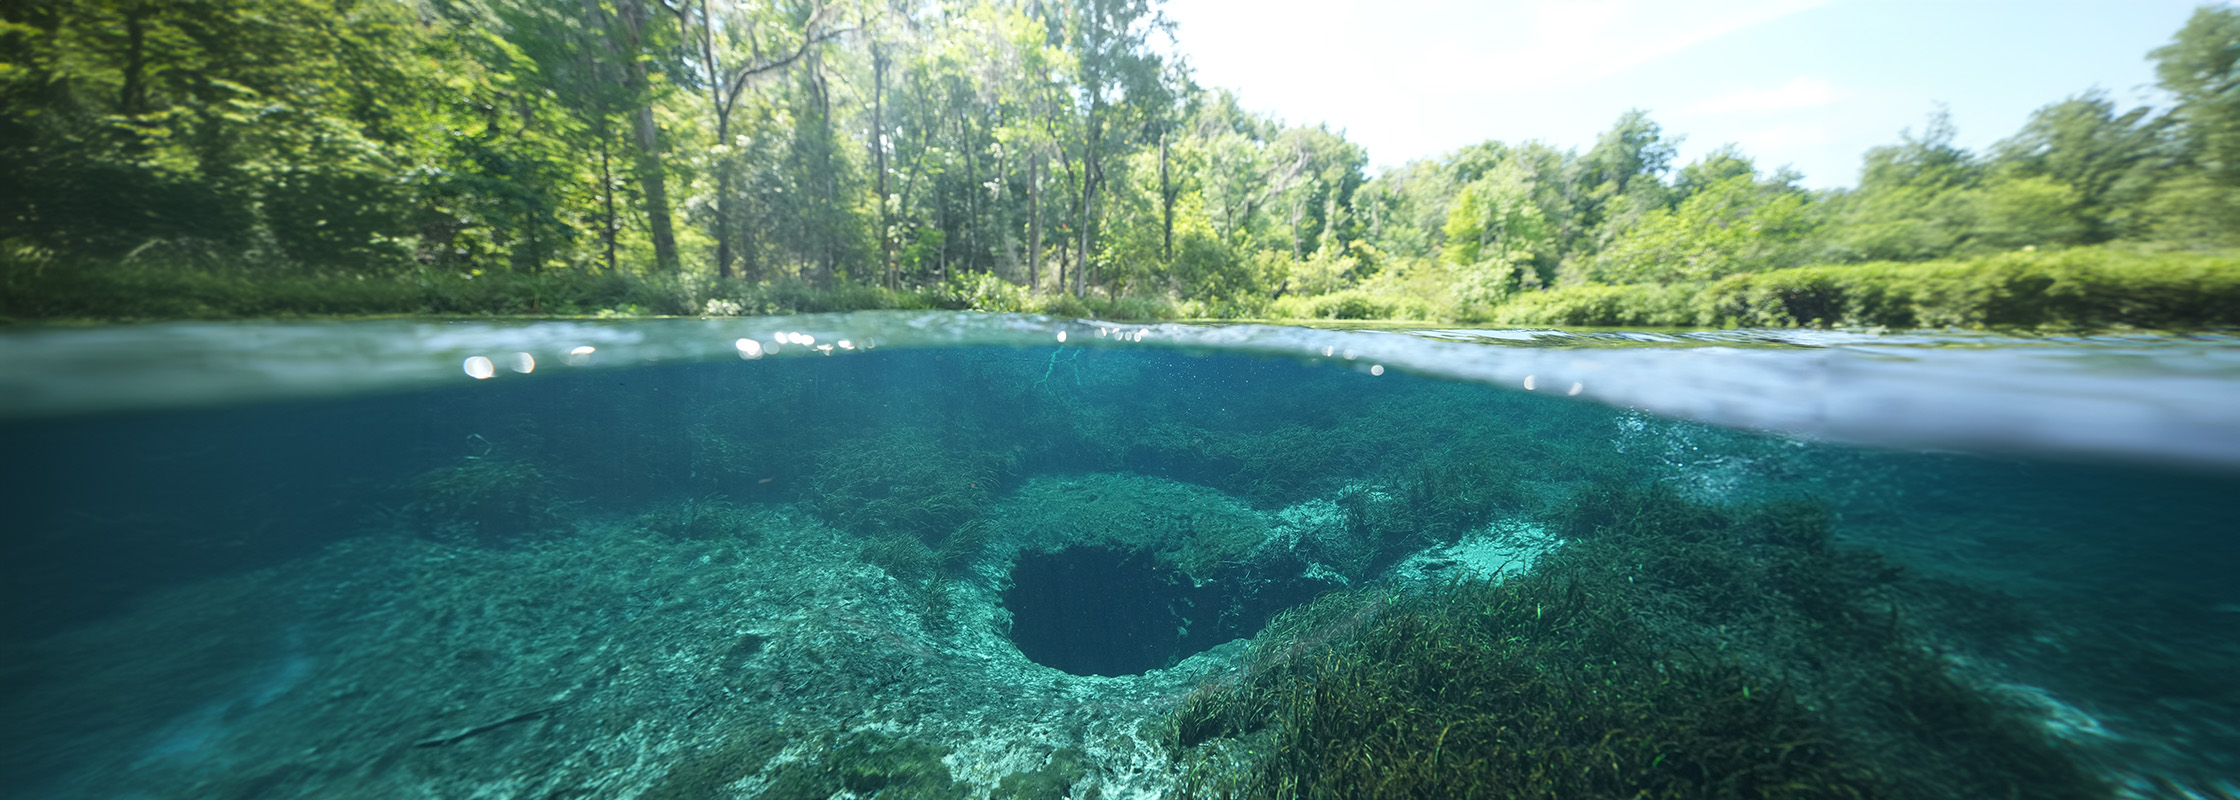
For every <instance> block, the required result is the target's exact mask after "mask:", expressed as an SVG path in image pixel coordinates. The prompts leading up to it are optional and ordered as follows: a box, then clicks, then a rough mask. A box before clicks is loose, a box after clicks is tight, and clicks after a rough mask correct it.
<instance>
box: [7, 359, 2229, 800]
mask: <svg viewBox="0 0 2240 800" xmlns="http://www.w3.org/2000/svg"><path fill="white" fill-rule="evenodd" d="M0 363H7V364H8V365H9V367H8V368H7V369H6V370H5V371H0V473H4V477H5V480H4V481H0V487H4V488H0V503H4V507H5V508H7V509H8V511H7V520H8V523H7V525H6V534H5V536H4V539H0V540H4V547H5V552H4V553H0V572H4V573H5V580H4V581H0V587H4V590H5V591H6V592H7V596H6V601H5V604H4V608H5V614H4V616H0V648H4V649H0V655H4V658H0V719H5V720H7V722H6V724H5V725H4V727H0V736H4V737H5V743H4V744H5V746H4V747H0V786H6V787H9V791H8V794H9V795H11V796H23V797H40V798H47V797H53V798H78V797H86V798H112V797H210V798H234V797H368V798H374V797H382V798H386V797H411V796H423V797H521V798H546V797H727V798H728V797H738V798H746V797H770V798H795V797H815V798H827V797H848V796H853V797H889V798H895V797H1075V798H1083V797H1107V798H1117V797H1229V796H1235V797H1247V796H1332V797H1383V796H1420V797H1437V796H1456V797H1459V796H1543V797H1605V796H1608V797H1632V796H1635V795H1636V794H1638V793H1644V792H1645V793H1647V796H1675V797H1678V796H1687V797H1703V796H1711V797H1806V796H1831V797H1853V796H1872V797H1955V798H1958V797H1971V798H1972V797H1985V796H2016V797H2173V798H2178V797H2233V796H2240V682H2236V681H2235V679H2234V678H2232V677H2231V676H2233V675H2240V636H2236V634H2240V580H2235V579H2234V577H2233V576H2234V575H2235V574H2236V569H2240V540H2236V539H2235V537H2234V534H2235V533H2236V532H2240V526H2236V524H2235V523H2236V522H2240V512H2236V511H2235V508H2240V506H2236V505H2235V503H2234V501H2233V499H2232V498H2234V497H2236V496H2240V491H2236V490H2240V339H2235V338H2234V337H2230V336H2224V335H2207V336H2159V335H2126V336H2108V337H2074V338H2021V337H2002V336H1994V335H1984V334H1964V333H1921V334H1879V333H1799V332H1716V333H1671V332H1626V331H1602V332H1570V333H1565V332H1556V331H1481V330H1407V331H1394V330H1310V329H1300V328H1281V327H1265V326H1221V327H1197V326H1184V325H1156V326H1143V325H1122V324H1110V323H1095V322H1081V321H1055V320H1047V319H1041V318H1032V317H1011V316H989V315H950V314H858V315H839V316H823V317H800V318H778V319H747V320H676V321H655V322H633V323H612V324H602V323H535V324H527V323H524V324H493V323H455V324H442V323H406V322H398V323H350V324H279V323H272V324H234V325H202V324H183V325H163V326H141V327H124V328H98V329H63V330H29V331H11V332H8V333H7V334H5V335H4V336H0ZM1332 754H1355V755H1354V756H1349V757H1338V756H1334V755H1332Z"/></svg>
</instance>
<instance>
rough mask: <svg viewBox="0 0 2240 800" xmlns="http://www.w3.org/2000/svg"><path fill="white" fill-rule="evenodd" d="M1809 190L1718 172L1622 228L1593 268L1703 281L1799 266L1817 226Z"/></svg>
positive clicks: (1609, 273)
mask: <svg viewBox="0 0 2240 800" xmlns="http://www.w3.org/2000/svg"><path fill="white" fill-rule="evenodd" d="M1808 197H1809V195H1807V194H1806V193H1804V192H1803V191H1800V190H1798V189H1796V188H1795V187H1794V186H1791V185H1789V184H1787V183H1786V182H1785V181H1780V180H1774V181H1764V182H1761V181H1759V180H1758V179H1757V176H1756V175H1754V174H1743V175H1734V176H1731V177H1727V178H1724V179H1721V180H1718V181H1716V182H1713V183H1712V184H1710V185H1709V186H1705V187H1704V188H1703V189H1702V190H1701V191H1698V192H1697V193H1696V194H1694V195H1693V196H1690V197H1689V198H1688V199H1687V200H1684V201H1681V203H1680V205H1679V207H1678V208H1676V209H1673V210H1671V211H1665V210H1662V209H1659V210H1655V211H1651V212H1649V214H1648V215H1646V216H1645V217H1644V218H1643V219H1642V221H1641V223H1640V224H1639V225H1636V226H1635V227H1633V228H1632V229H1629V230H1627V231H1626V232H1625V233H1623V234H1620V235H1619V236H1618V238H1617V240H1615V241H1613V242H1611V243H1610V246H1609V247H1608V248H1605V249H1604V250H1603V251H1602V252H1601V254H1599V255H1598V256H1597V257H1596V261H1595V268H1594V273H1593V276H1594V277H1595V278H1597V279H1599V280H1602V281H1605V282H1609V283H1677V282H1701V281H1708V280H1712V279H1716V278H1721V277H1725V276H1728V275H1733V274H1736V273H1742V272H1759V271H1764V270H1769V269H1780V268H1783V267H1793V266H1797V265H1798V264H1799V263H1800V262H1801V261H1802V259H1803V257H1804V255H1805V253H1804V250H1803V248H1802V247H1801V245H1802V244H1804V243H1805V242H1806V241H1807V237H1809V236H1810V235H1811V234H1812V232H1813V224H1812V221H1811V217H1810V215H1809V214H1808V213H1807V206H1808V203H1809V200H1808Z"/></svg>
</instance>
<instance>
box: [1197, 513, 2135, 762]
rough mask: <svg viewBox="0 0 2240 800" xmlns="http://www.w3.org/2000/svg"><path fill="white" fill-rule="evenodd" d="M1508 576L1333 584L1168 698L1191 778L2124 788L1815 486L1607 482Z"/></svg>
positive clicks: (1557, 516) (1558, 517) (1560, 519)
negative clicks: (2063, 741) (1942, 643)
mask: <svg viewBox="0 0 2240 800" xmlns="http://www.w3.org/2000/svg"><path fill="white" fill-rule="evenodd" d="M1551 516H1552V517H1553V519H1552V523H1553V524H1552V525H1551V527H1552V528H1553V529H1554V530H1556V531H1557V532H1559V533H1561V534H1563V535H1564V536H1566V537H1567V539H1568V543H1567V544H1566V545H1565V546H1564V547H1563V548H1562V549H1560V550H1558V551H1556V552H1554V553H1551V554H1550V555H1549V556H1547V557H1545V558H1543V559H1542V560H1541V562H1540V563H1539V564H1538V565H1536V566H1535V567H1534V569H1533V570H1532V571H1531V572H1529V573H1527V574H1525V575H1523V576H1521V577H1517V578H1512V579H1509V580H1506V581H1500V582H1496V581H1491V580H1482V579H1481V580H1460V581H1452V582H1448V583H1443V584H1435V585H1433V586H1430V587H1428V588H1424V589H1421V590H1412V591H1393V590H1384V591H1383V592H1382V593H1371V592H1354V593H1341V594H1337V595H1331V596H1328V597H1325V598H1324V599H1323V600H1320V601H1317V602H1316V603H1314V604H1311V605H1309V606H1307V607H1305V608H1302V609H1299V610H1296V611H1294V612H1289V613H1287V614H1285V615H1284V616H1282V617H1279V618H1278V620H1277V621H1275V622H1273V623H1271V624H1270V626H1269V628H1268V630H1267V631H1266V632H1265V633H1263V635H1262V637H1261V638H1260V640H1258V641H1256V642H1255V645H1254V650H1253V657H1252V659H1251V660H1250V661H1249V662H1248V667H1247V669H1246V671H1245V673H1244V674H1243V675H1241V676H1233V677H1231V678H1228V679H1224V680H1217V681H1214V682H1210V683H1208V684H1206V685H1205V686H1203V687H1201V688H1200V689H1199V691H1197V692H1196V693H1194V694H1192V695H1191V696H1189V697H1187V698H1185V699H1184V700H1183V702H1181V703H1180V704H1179V705H1178V706H1177V707H1176V709H1175V710H1174V711H1173V712H1171V713H1170V714H1169V716H1168V721H1167V726H1168V727H1167V729H1166V730H1167V737H1168V741H1169V742H1170V744H1171V746H1172V747H1173V748H1174V749H1175V752H1176V753H1177V754H1178V756H1177V757H1178V758H1181V759H1182V760H1183V761H1184V764H1185V767H1186V769H1188V770H1189V772H1190V776H1191V777H1190V780H1189V782H1188V784H1187V785H1186V787H1185V789H1184V790H1183V791H1182V792H1181V793H1180V794H1181V796H1184V797H1218V798H1258V797H1271V798H1273V797H1285V798H1289V797H1302V796H1304V797H1324V796H1328V797H1340V796H1342V797H1368V798H1375V797H1464V796H1468V797H1545V798H1556V797H1625V798H1634V797H1733V798H1746V797H1767V798H1775V797H1883V796H1902V797H1952V798H1973V797H1996V796H2014V797H2047V798H2056V797H2059V798H2085V797H2101V796H2106V793H2107V787H2106V786H2105V785H2104V784H2102V783H2100V782H2099V781H2098V780H2097V779H2095V778H2093V777H2091V776H2090V775H2088V774H2087V773H2085V772H2084V771H2083V770H2082V769H2081V768H2079V767H2078V766H2077V765H2076V764H2075V763H2074V762H2073V761H2072V760H2071V758H2070V757H2069V756H2068V755H2066V754H2064V753H2063V752H2062V751H2060V750H2058V749H2057V748H2056V747H2055V746H2054V745H2053V744H2051V743H2050V742H2049V741H2048V740H2047V739H2046V738H2045V737H2044V736H2043V735H2042V734H2041V733H2039V732H2037V731H2035V730H2033V729H2031V728H2030V726H2029V725H2028V724H2027V723H2026V722H2025V721H2023V720H2022V719H2021V718H2020V717H2018V716H2016V715H2015V713H2014V712H2012V711H2010V710H2008V709H2005V708H2004V707H2002V706H2000V705H1998V704H1997V703H1996V702H1994V701H1993V700H1991V699H1989V698H1988V697H1987V696H1986V695H1985V694H1983V693H1982V692H1980V691H1977V690H1975V689H1973V688H1971V687H1969V686H1968V685H1967V684H1966V683H1964V682H1963V681H1961V680H1959V679H1958V678H1957V677H1955V676H1954V675H1953V674H1952V673H1951V672H1950V670H1949V669H1948V668H1946V666H1945V665H1944V664H1942V663H1941V662H1939V661H1938V660H1936V659H1935V657H1934V656H1932V655H1930V654H1928V653H1927V652H1925V651H1923V650H1922V649H1921V648H1919V647H1918V646H1917V645H1915V644H1914V643H1913V641H1912V639H1911V638H1910V633H1909V632H1908V630H1907V629H1906V627H1905V626H1904V625H1903V624H1902V619H1901V610H1900V609H1898V607H1897V606H1896V605H1895V602H1896V601H1895V599H1894V597H1895V596H1894V594H1893V593H1891V592H1889V591H1887V590H1886V588H1885V587H1887V586H1889V585H1890V584H1892V583H1893V582H1895V581H1898V580H1900V578H1901V573H1900V572H1899V571H1898V570H1896V569H1895V568H1894V567H1892V566H1890V565H1889V564H1887V563H1886V562H1883V561H1881V560H1880V559H1879V558H1877V557H1874V556H1872V555H1871V554H1867V553H1865V552H1864V551H1854V550H1848V549H1844V548H1840V547H1837V546H1836V545H1835V544H1834V542H1833V540H1832V538H1831V537H1830V535H1829V517H1828V515H1827V513H1826V511H1825V510H1824V509H1823V508H1822V507H1820V506H1819V505H1817V504H1814V503H1809V502H1803V501H1778V502H1770V503H1764V504H1758V505H1751V506H1740V507H1721V506H1714V505H1710V504H1705V503H1700V502H1696V501H1693V500H1689V499H1687V498H1685V497H1683V496H1681V495H1680V494H1679V493H1678V492H1677V491H1675V490H1674V489H1672V488H1671V487H1669V486H1666V485H1663V484H1660V483H1654V482H1651V483H1645V484H1621V483H1615V482H1603V483H1598V484H1594V485H1590V486H1587V487H1584V488H1582V489H1580V490H1579V491H1578V492H1577V493H1576V495H1575V496H1574V498H1573V500H1572V501H1571V502H1570V503H1568V504H1566V505H1564V506H1562V507H1559V508H1556V509H1553V510H1551Z"/></svg>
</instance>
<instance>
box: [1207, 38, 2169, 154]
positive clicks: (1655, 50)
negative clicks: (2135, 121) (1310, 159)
mask: <svg viewBox="0 0 2240 800" xmlns="http://www.w3.org/2000/svg"><path fill="white" fill-rule="evenodd" d="M2196 5H2199V3H2197V2H2195V1H2194V0H2128V1H2111V0H2038V1H2037V2H2014V1H2012V0H1947V1H1946V2H1927V1H1924V0H1713V1H1710V2H1695V1H1693V0H1663V2H1658V1H1657V0H1583V1H1582V0H1572V1H1570V2H1564V1H1561V0H1498V1H1493V2H1488V1H1486V0H1480V1H1479V2H1469V1H1468V0H1378V1H1377V2H1358V0H1356V1H1354V2H1347V1H1346V0H1273V1H1270V0H1169V1H1168V2H1167V3H1166V6H1165V8H1166V13H1167V16H1168V17H1169V18H1170V19H1173V20H1174V21H1175V22H1176V23H1177V31H1176V38H1177V40H1178V49H1179V50H1180V52H1181V53H1182V54H1183V56H1184V57H1185V58H1186V59H1187V60H1188V61H1189V62H1190V63H1191V64H1192V66H1193V67H1194V68H1195V70H1196V73H1197V76H1198V81H1199V82H1200V83H1201V84H1204V85H1206V86H1221V87H1228V88H1231V89H1235V90H1236V91H1237V92H1238V94H1239V96H1240V99H1241V100H1242V101H1243V104H1244V105H1245V106H1246V107H1247V108H1251V109H1254V110H1258V111H1264V112H1271V113H1274V114H1275V115H1277V116H1278V117H1281V118H1282V119H1284V120H1285V121H1286V122H1289V123H1292V124H1314V123H1317V122H1320V123H1326V124H1328V125H1329V126H1330V127H1331V128H1333V129H1343V130H1345V131H1346V133H1347V136H1348V138H1351V139H1352V140H1353V141H1355V142H1359V143H1360V144H1362V145H1363V146H1364V147H1366V148H1368V151H1369V158H1370V161H1371V163H1372V164H1373V165H1376V166H1379V167H1382V166H1390V165H1397V164H1400V163H1402V162H1405V161H1408V160H1410V159H1415V158H1423V157H1430V156H1436V155H1438V154H1440V153H1443V152H1446V151H1450V150H1453V149H1454V148H1457V147H1460V146H1462V145H1465V144H1469V143H1472V142H1478V141H1483V140H1486V139H1499V140H1502V141H1506V142H1519V141H1524V140H1528V139H1540V140H1543V141H1547V142H1550V143H1553V144H1556V145H1558V146H1562V147H1581V148H1584V147H1585V146H1587V145H1590V144H1592V142H1593V141H1594V137H1595V135H1596V134H1597V133H1599V132H1600V131H1602V130H1604V129H1607V128H1608V127H1609V126H1610V123H1611V122H1612V121H1613V120H1615V119H1617V118H1618V115H1619V114H1620V113H1623V112H1624V111H1625V110H1626V109H1629V108H1642V109H1646V110H1648V111H1649V112H1650V116H1651V117H1652V118H1654V119H1655V120H1656V121H1657V122H1658V123H1659V124H1661V125H1663V126H1664V129H1665V131H1666V133H1667V134H1668V135H1674V134H1676V135H1682V136H1685V137H1686V141H1685V142H1683V143H1682V144H1681V147H1680V155H1681V158H1680V163H1686V162H1687V161H1688V160H1690V159H1692V158H1694V157H1696V156H1698V155H1700V154H1702V153H1703V152H1705V151H1708V150H1710V149H1712V148H1714V147H1717V146H1719V145H1720V144H1723V143H1727V142H1734V143H1737V144H1740V145H1742V147H1743V149H1744V150H1745V151H1747V152H1749V153H1750V154H1752V155H1754V156H1756V157H1757V159H1758V163H1759V165H1760V166H1761V167H1763V168H1769V169H1770V168H1772V167H1778V166H1781V165H1784V164H1787V165H1791V166H1794V167H1795V168H1797V169H1798V170H1800V171H1802V172H1803V173H1804V175H1805V180H1804V182H1805V184H1806V185H1808V186H1813V187H1833V186H1849V185H1852V184H1853V183H1855V182H1856V181H1857V179H1858V170H1859V158H1860V155H1861V154H1863V153H1864V152H1866V150H1867V148H1870V147H1874V146H1876V145H1881V144H1889V143H1892V142H1895V141H1897V140H1898V134H1899V131H1900V130H1902V129H1905V128H1908V127H1912V128H1914V129H1916V130H1918V129H1919V128H1920V125H1921V122H1922V120H1923V119H1925V118H1926V117H1927V115H1928V114H1929V112H1930V110H1931V109H1933V108H1934V107H1935V106H1936V104H1937V103H1940V102H1941V103H1943V104H1944V105H1945V106H1946V107H1947V108H1948V109H1950V111H1951V114H1952V119H1953V122H1954V123H1955V124H1956V125H1957V126H1958V128H1959V141H1960V144H1962V145H1963V146H1967V147H1970V148H1982V147H1985V146H1988V145H1989V144H1991V143H1992V142H1994V141H1997V140H1998V139H2000V138H2003V137H2005V136H2007V135H2009V134H2011V133H2013V132H2014V131H2015V130H2016V129H2017V128H2019V127H2020V126H2021V125H2022V123H2023V121H2024V120H2026V119H2027V118H2028V117H2029V114H2030V112H2031V111H2032V110H2034V109H2036V108H2038V107H2040V106H2043V105H2045V104H2048V103H2052V102H2056V101H2059V100H2061V99H2064V98H2066V97H2069V96H2071V95H2075V94H2079V93H2081V92H2084V91H2086V90H2088V89H2093V88H2099V89H2103V90H2105V91H2107V92H2108V93H2109V95H2110V96H2111V97H2113V98H2115V99H2116V101H2117V102H2118V104H2119V105H2121V106H2122V107H2125V108H2129V107H2132V106H2136V105H2154V104H2163V103H2165V101H2164V99H2163V98H2162V96H2161V94H2160V92H2159V90H2156V89H2154V88H2153V83H2154V70H2153V67H2152V65H2151V64H2150V63H2149V62H2148V61H2147V60H2146V53H2147V51H2148V50H2151V49H2153V48H2155V47H2158V46H2161V45H2162V44H2163V43H2165V42H2168V41H2169V40H2170V36H2171V34H2173V33H2175V32H2176V31H2177V30H2178V28H2179V27H2180V26H2181V25H2183V24H2184V23H2185V20H2186V19H2187V18H2188V17H2189V16H2191V14H2192V12H2193V9H2194V7H2195V6H2196Z"/></svg>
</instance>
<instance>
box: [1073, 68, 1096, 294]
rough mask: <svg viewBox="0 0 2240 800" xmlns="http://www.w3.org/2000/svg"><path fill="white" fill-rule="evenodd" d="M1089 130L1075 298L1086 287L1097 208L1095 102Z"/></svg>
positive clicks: (1084, 145) (1084, 144) (1085, 143)
mask: <svg viewBox="0 0 2240 800" xmlns="http://www.w3.org/2000/svg"><path fill="white" fill-rule="evenodd" d="M1087 128H1088V130H1087V132H1086V134H1087V135H1086V136H1084V137H1083V138H1082V141H1081V214H1080V216H1079V217H1078V219H1080V228H1079V229H1078V230H1076V231H1075V233H1077V234H1079V235H1080V237H1081V246H1080V247H1079V248H1077V250H1078V252H1079V255H1078V256H1077V257H1076V258H1077V259H1078V260H1076V261H1075V262H1074V265H1073V296H1075V297H1080V296H1081V292H1082V289H1083V288H1084V287H1085V285H1086V284H1085V277H1084V276H1085V275H1086V274H1087V273H1088V271H1089V215H1090V214H1091V213H1094V211H1095V208H1096V206H1095V205H1094V199H1095V196H1096V191H1097V179H1096V174H1097V107H1096V103H1095V101H1094V100H1092V101H1090V105H1089V124H1088V126H1087Z"/></svg>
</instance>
